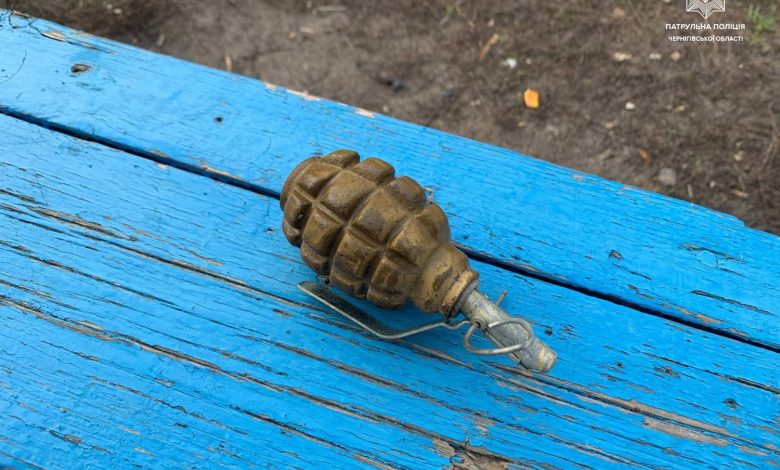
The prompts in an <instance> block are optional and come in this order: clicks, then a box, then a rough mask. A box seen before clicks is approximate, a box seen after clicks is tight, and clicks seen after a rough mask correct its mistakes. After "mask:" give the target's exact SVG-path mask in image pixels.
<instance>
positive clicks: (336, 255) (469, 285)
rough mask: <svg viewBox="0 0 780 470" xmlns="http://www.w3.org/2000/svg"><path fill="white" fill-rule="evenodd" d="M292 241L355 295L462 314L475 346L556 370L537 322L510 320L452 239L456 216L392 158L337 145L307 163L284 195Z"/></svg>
mask: <svg viewBox="0 0 780 470" xmlns="http://www.w3.org/2000/svg"><path fill="white" fill-rule="evenodd" d="M280 203H281V207H282V210H283V211H284V220H283V222H282V229H283V231H284V235H285V237H287V240H288V241H289V242H290V243H292V244H293V245H294V246H296V247H300V251H301V257H302V258H303V261H304V262H305V263H306V264H307V265H308V266H309V267H310V268H311V269H312V270H314V271H315V272H316V273H317V274H319V275H322V276H326V277H327V279H328V280H329V282H330V283H331V284H333V285H335V286H336V287H338V288H340V289H341V290H343V291H345V292H347V293H349V294H350V295H352V296H354V297H357V298H361V299H368V300H369V301H370V302H372V303H374V304H375V305H377V306H379V307H382V308H398V307H401V306H403V305H405V304H406V303H407V302H409V301H411V302H412V303H413V304H414V305H415V306H417V307H418V308H419V309H420V310H422V311H424V312H440V313H441V314H442V315H444V318H445V319H447V320H449V319H452V318H453V317H455V316H456V315H457V314H458V313H459V312H462V313H464V315H465V316H466V317H467V318H468V319H469V322H470V323H472V328H471V329H470V330H469V333H467V337H466V338H467V339H466V341H465V344H466V347H467V348H468V349H469V350H470V351H472V352H477V353H483V354H495V353H506V354H509V355H510V357H512V358H513V359H514V360H515V361H516V362H518V363H520V364H522V365H523V366H525V367H527V368H531V369H535V370H541V371H547V370H549V369H550V368H552V366H553V364H554V363H555V359H556V356H555V353H554V352H553V351H552V350H550V349H549V348H548V347H547V346H546V345H544V343H542V342H541V341H539V340H538V339H537V338H536V337H535V336H534V335H533V332H532V330H531V327H530V325H529V324H528V323H527V322H525V321H524V320H522V319H519V318H516V317H509V316H508V315H507V314H506V313H505V312H504V311H503V310H501V308H500V307H498V306H497V305H496V304H494V303H493V302H491V301H490V300H489V299H487V297H485V296H484V295H483V294H481V293H480V292H479V291H478V290H477V285H478V280H479V275H478V274H477V273H476V272H475V271H474V270H473V269H471V267H470V266H469V262H468V258H467V257H466V255H465V254H463V252H462V251H460V250H459V249H457V248H456V247H455V246H454V245H453V244H452V242H451V241H450V227H449V223H448V221H447V216H446V215H445V214H444V212H443V211H442V210H441V208H440V207H439V206H438V205H437V204H435V203H433V202H431V201H430V200H429V199H428V198H427V197H426V193H425V190H424V189H423V188H422V187H421V186H420V185H419V184H418V183H417V182H415V181H414V180H413V179H411V178H409V177H406V176H402V177H396V176H395V171H394V169H393V167H392V166H390V165H389V164H388V163H386V162H384V161H382V160H380V159H377V158H367V159H364V160H362V161H361V159H360V156H359V155H358V154H357V153H355V152H353V151H350V150H337V151H335V152H332V153H330V154H328V155H326V156H324V157H312V158H309V159H307V160H305V161H303V162H301V163H300V164H299V165H298V166H297V167H296V168H295V169H294V170H293V171H292V173H290V175H289V176H288V177H287V181H285V183H284V187H283V188H282V194H281V198H280ZM474 328H479V329H481V330H482V331H483V332H485V334H486V335H487V336H488V338H489V339H490V340H491V341H493V343H495V344H496V345H497V346H499V347H498V348H496V349H490V350H484V349H476V348H473V347H472V346H471V345H470V342H469V341H468V338H470V336H471V333H472V332H473V330H474Z"/></svg>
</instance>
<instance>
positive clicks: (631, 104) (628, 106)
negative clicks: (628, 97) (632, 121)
mask: <svg viewBox="0 0 780 470" xmlns="http://www.w3.org/2000/svg"><path fill="white" fill-rule="evenodd" d="M626 109H627V110H629V111H633V110H635V109H636V105H635V104H634V102H633V101H628V102H626Z"/></svg>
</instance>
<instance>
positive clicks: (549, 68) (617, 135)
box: [0, 0, 780, 234]
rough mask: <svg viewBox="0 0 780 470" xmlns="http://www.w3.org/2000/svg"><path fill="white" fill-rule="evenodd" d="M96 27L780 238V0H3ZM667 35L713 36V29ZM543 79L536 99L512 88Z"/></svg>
mask: <svg viewBox="0 0 780 470" xmlns="http://www.w3.org/2000/svg"><path fill="white" fill-rule="evenodd" d="M0 5H4V6H5V7H9V6H10V7H13V8H15V9H17V10H20V11H23V12H25V13H29V14H32V15H35V16H42V17H44V18H47V19H51V20H54V21H58V22H61V23H65V24H67V25H69V26H72V27H76V28H79V29H84V30H86V31H89V32H91V33H93V34H98V35H103V36H107V37H110V38H113V39H117V40H119V41H124V42H130V43H133V44H136V45H138V46H140V47H143V48H147V49H151V50H155V51H158V52H162V53H164V54H170V55H173V56H177V57H181V58H184V59H187V60H190V61H194V62H199V63H202V64H205V65H209V66H212V67H217V68H222V69H228V70H232V71H233V72H236V73H241V74H245V75H250V76H253V77H258V78H260V79H263V80H266V81H268V82H271V83H275V84H278V85H284V86H286V87H289V88H292V89H297V90H306V91H308V92H309V93H311V94H313V95H318V96H322V97H325V98H330V99H334V100H338V101H342V102H345V103H349V104H352V105H355V106H359V107H362V108H365V109H369V110H372V111H376V112H380V113H384V114H389V115H392V116H395V117H398V118H401V119H404V120H408V121H413V122H416V123H419V124H423V125H426V126H431V127H435V128H438V129H442V130H445V131H448V132H452V133H455V134H459V135H463V136H467V137H471V138H474V139H478V140H481V141H486V142H490V143H494V144H497V145H501V146H505V147H509V148H512V149H515V150H518V151H520V152H523V153H526V154H529V155H533V156H536V157H538V158H542V159H545V160H548V161H551V162H554V163H557V164H560V165H564V166H567V167H570V168H575V169H578V170H582V171H586V172H590V173H595V174H598V175H601V176H604V177H606V178H610V179H613V180H617V181H620V182H623V183H626V184H630V185H634V186H639V187H642V188H646V189H650V190H653V191H658V192H661V193H664V194H668V195H671V196H674V197H677V198H681V199H685V200H689V201H692V202H695V203H698V204H701V205H704V206H707V207H711V208H714V209H717V210H720V211H724V212H728V213H731V214H734V215H736V216H737V217H739V218H741V219H742V220H744V221H745V222H746V223H747V224H748V225H750V226H753V227H756V228H760V229H763V230H768V231H771V232H774V233H778V234H780V157H778V153H780V34H779V33H778V29H780V24H778V23H777V10H778V9H780V0H765V1H758V0H756V1H738V0H729V1H728V2H727V5H726V7H727V8H726V11H725V12H723V13H714V14H713V15H712V16H711V17H710V18H709V19H708V20H707V22H709V23H736V24H742V23H744V24H745V26H746V29H745V30H744V31H737V32H734V31H717V32H715V34H719V35H741V36H743V41H742V42H715V43H681V42H672V41H670V40H669V39H668V38H667V36H668V35H669V34H678V33H677V32H675V31H667V30H666V29H665V25H666V24H667V23H692V22H697V23H704V22H705V21H704V20H703V18H702V17H701V16H699V15H698V14H697V13H688V12H686V11H685V1H684V0H656V1H652V2H651V1H648V0H644V1H642V2H636V1H631V0H598V1H597V0H591V1H584V0H583V1H573V0H570V1H564V0H518V1H504V2H499V1H493V0H480V1H476V0H474V1H464V0H429V1H424V0H397V1H391V0H378V1H358V0H322V1H319V0H311V1H305V0H301V1H298V0H296V1H284V0H264V1H261V0H256V1H252V0H212V1H195V0H189V1H188V0H158V1H153V0H113V1H103V0H64V1H60V2H53V1H47V0H0ZM679 34H705V35H706V34H712V33H711V32H697V33H689V32H682V33H679ZM527 88H533V89H536V90H538V91H539V93H540V96H541V100H540V106H539V108H538V109H529V108H527V107H526V106H525V104H524V102H523V91H524V90H525V89H527Z"/></svg>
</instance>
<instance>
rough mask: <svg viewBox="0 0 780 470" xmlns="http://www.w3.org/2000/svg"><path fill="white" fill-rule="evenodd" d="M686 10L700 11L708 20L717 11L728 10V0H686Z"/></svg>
mask: <svg viewBox="0 0 780 470" xmlns="http://www.w3.org/2000/svg"><path fill="white" fill-rule="evenodd" d="M685 10H686V11H688V12H698V13H699V14H700V15H701V16H703V17H704V19H705V20H706V19H707V18H709V17H710V15H711V14H713V13H715V12H718V11H726V0H686V1H685Z"/></svg>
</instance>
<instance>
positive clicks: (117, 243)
mask: <svg viewBox="0 0 780 470" xmlns="http://www.w3.org/2000/svg"><path fill="white" fill-rule="evenodd" d="M0 155H2V158H0V226H2V227H3V229H2V231H1V232H0V266H2V268H0V322H2V325H3V329H2V330H0V351H2V353H1V354H0V411H1V412H2V415H3V416H4V420H3V424H2V425H0V464H2V463H6V461H7V462H9V463H14V464H20V463H21V464H30V465H32V466H41V467H45V468H57V467H64V466H66V463H67V462H68V461H71V460H72V459H74V458H78V459H80V462H84V463H86V464H94V465H96V466H101V467H102V466H108V465H112V466H130V465H136V464H140V465H149V466H152V465H155V466H159V465H169V466H191V465H209V466H216V465H228V466H231V465H232V466H249V465H258V466H263V467H279V466H288V467H295V466H298V467H317V468H318V467H331V466H337V467H339V466H365V467H380V468H415V469H416V468H442V467H447V466H450V465H460V464H465V465H471V466H475V467H476V466H478V467H483V468H484V467H488V468H490V467H489V466H493V467H496V468H503V467H506V466H512V467H526V466H531V467H554V468H572V467H580V468H609V467H621V466H632V467H649V468H667V467H679V466H689V467H725V466H743V467H755V468H767V467H772V466H776V465H777V459H778V454H780V448H778V432H779V430H778V422H777V416H778V414H780V405H779V403H780V402H778V394H779V393H780V391H779V390H778V388H780V384H779V383H778V376H777V370H778V365H780V364H779V363H778V355H777V354H776V353H774V352H772V351H769V350H767V349H765V348H759V347H756V346H753V345H750V344H746V343H744V342H740V341H736V340H734V339H731V338H725V337H723V336H721V335H717V334H713V333H710V332H705V331H702V330H700V329H698V328H694V327H691V326H686V325H681V324H680V323H678V322H675V321H672V320H669V319H663V318H658V317H655V316H651V315H647V314H645V313H642V312H639V311H636V310H633V309H630V308H628V307H625V306H620V305H616V304H614V303H612V302H608V301H605V300H602V299H598V298H595V297H592V296H588V295H585V294H583V293H580V292H576V291H573V290H570V289H567V288H565V287H562V286H558V285H554V284H550V283H547V282H543V281H540V280H538V279H533V278H529V277H526V276H523V275H521V274H518V273H513V272H510V271H508V270H506V269H502V268H500V267H496V266H493V265H490V264H486V263H483V262H480V261H477V260H473V261H472V262H473V264H474V267H475V269H477V270H478V271H480V272H481V274H482V284H483V286H484V288H485V291H486V293H487V294H488V295H491V296H496V295H497V294H498V293H499V292H500V291H501V290H502V289H507V290H508V296H507V297H506V300H505V301H504V305H505V307H506V308H507V310H508V311H510V312H517V313H522V314H524V315H526V316H527V317H528V318H529V319H530V320H531V321H533V322H534V323H535V325H536V329H537V332H538V333H540V334H542V335H543V337H544V338H545V339H546V341H548V342H549V344H550V345H551V346H552V347H553V348H555V349H556V350H557V351H558V352H559V354H560V362H559V364H558V366H557V367H556V368H555V369H554V370H553V372H552V374H550V375H539V374H531V373H525V372H518V371H516V370H514V369H512V368H511V367H510V366H511V364H510V363H509V362H508V360H504V359H502V358H492V359H483V358H479V357H476V356H472V355H469V354H468V353H467V352H465V351H464V350H463V349H462V347H461V345H460V340H461V334H458V333H454V332H447V331H433V332H428V333H425V334H422V335H420V336H419V337H414V338H411V339H409V340H407V341H396V342H389V341H382V340H378V339H375V338H372V337H371V336H370V335H367V334H365V333H363V332H362V331H361V330H359V329H357V328H355V327H354V326H352V325H351V324H349V323H347V322H346V321H344V320H342V319H341V318H340V317H338V316H337V315H336V314H334V313H332V312H328V311H324V310H322V309H321V308H320V307H318V306H317V305H313V304H312V302H311V301H310V300H309V299H308V298H307V297H306V296H305V295H304V294H303V293H301V292H300V291H299V290H298V289H297V288H296V283H297V282H298V281H299V280H301V279H306V278H310V277H311V274H310V272H309V270H308V268H306V267H305V266H304V265H303V264H302V263H301V261H300V260H299V256H298V253H297V251H296V249H295V248H293V247H292V246H290V245H289V244H288V243H287V242H286V241H285V240H284V237H283V235H282V234H281V233H280V230H279V229H278V227H279V224H280V221H281V211H280V210H279V207H278V201H277V200H275V199H273V198H271V197H267V196H262V195H258V194H255V193H253V192H251V191H246V190H244V189H241V188H237V187H235V186H232V185H228V184H224V183H220V182H218V181H214V180H212V179H210V178H207V177H204V176H202V175H196V174H192V173H189V172H185V171H182V170H180V169H176V168H173V167H170V166H167V165H162V164H159V163H155V162H152V161H149V160H145V159H142V158H138V157H137V156H135V155H130V154H127V153H125V152H122V151H118V150H115V149H111V148H108V147H105V146H103V145H100V144H97V143H92V142H87V141H84V140H79V139H77V138H74V137H71V136H67V135H64V134H62V133H58V132H54V131H51V130H47V129H45V128H43V127H41V126H38V125H34V124H30V123H26V122H23V121H21V120H19V119H15V118H11V117H7V116H0ZM410 314H413V312H410V311H402V312H400V313H393V314H391V315H398V316H404V315H407V316H408V315H410ZM384 315H385V316H387V313H385V314H384Z"/></svg>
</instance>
